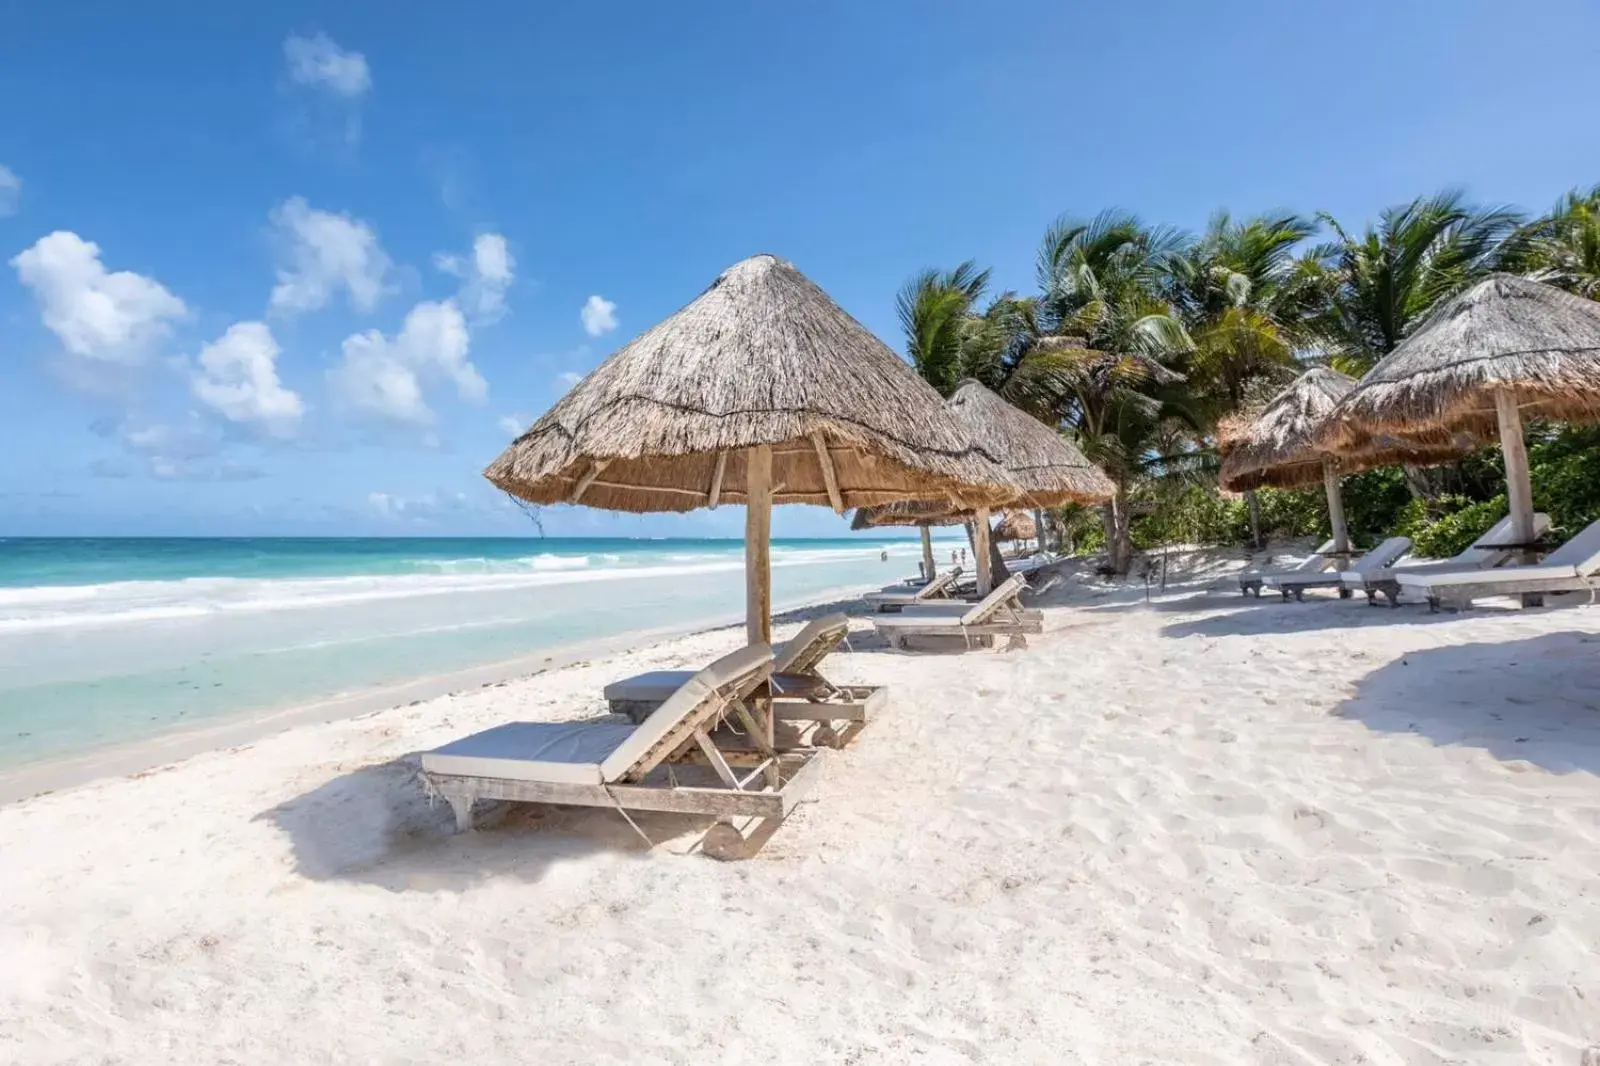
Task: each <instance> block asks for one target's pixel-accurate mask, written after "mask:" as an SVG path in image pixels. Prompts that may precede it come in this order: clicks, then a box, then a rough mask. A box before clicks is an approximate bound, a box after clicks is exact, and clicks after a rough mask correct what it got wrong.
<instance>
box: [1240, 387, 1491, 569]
mask: <svg viewBox="0 0 1600 1066" xmlns="http://www.w3.org/2000/svg"><path fill="white" fill-rule="evenodd" d="M1355 387H1356V381H1355V379H1354V378H1352V377H1349V376H1348V375H1345V374H1341V373H1339V372H1338V371H1337V370H1330V369H1328V368H1327V367H1316V368H1314V369H1312V370H1308V371H1306V372H1305V373H1304V374H1301V375H1300V376H1299V377H1298V378H1296V379H1295V380H1294V381H1293V382H1292V383H1290V385H1289V387H1288V388H1286V389H1284V390H1283V391H1282V392H1280V393H1278V394H1277V395H1276V396H1274V397H1273V398H1272V399H1271V400H1269V401H1268V402H1267V405H1266V406H1265V407H1263V408H1262V409H1261V410H1260V411H1259V412H1257V413H1255V414H1248V415H1239V416H1235V417H1233V418H1228V419H1225V420H1224V421H1223V422H1222V424H1221V425H1220V426H1219V427H1218V428H1217V451H1218V452H1219V453H1221V455H1222V470H1221V475H1220V477H1219V478H1218V480H1219V481H1220V483H1221V485H1222V487H1223V488H1224V489H1226V490H1228V491H1229V492H1245V491H1248V490H1250V489H1258V488H1261V487H1263V486H1268V485H1270V486H1272V487H1273V488H1298V487H1300V486H1302V485H1311V484H1315V483H1316V482H1317V481H1319V480H1320V481H1321V482H1322V485H1323V489H1324V491H1326V492H1327V495H1328V520H1329V523H1330V524H1331V525H1332V527H1333V550H1334V553H1335V554H1341V553H1344V552H1348V551H1349V550H1350V535H1349V531H1348V530H1347V528H1346V525H1345V519H1344V499H1343V497H1341V496H1340V494H1339V477H1340V475H1341V474H1355V473H1359V472H1360V471H1362V470H1371V469H1372V468H1374V467H1378V466H1393V465H1395V464H1399V463H1409V464H1412V465H1417V466H1427V465H1429V464H1432V463H1440V462H1444V461H1445V460H1447V459H1451V458H1454V457H1455V456H1457V455H1460V454H1461V453H1462V451H1463V449H1461V448H1456V447H1450V446H1448V445H1446V444H1442V443H1441V444H1418V443H1412V442H1409V441H1405V440H1400V439H1396V438H1383V439H1381V440H1380V439H1374V440H1373V441H1371V442H1370V447H1368V449H1367V450H1365V451H1363V452H1362V453H1361V454H1360V455H1352V456H1349V457H1347V458H1344V459H1342V460H1341V459H1340V458H1338V457H1336V456H1334V455H1333V454H1332V453H1331V452H1330V451H1329V449H1328V447H1327V446H1326V445H1325V444H1323V443H1322V442H1321V441H1320V439H1319V434H1321V432H1322V431H1323V429H1324V428H1325V426H1326V423H1327V420H1328V418H1329V417H1330V416H1331V415H1332V414H1333V412H1334V411H1335V410H1336V409H1337V408H1338V405H1339V402H1340V401H1341V400H1343V399H1344V398H1345V397H1346V396H1348V395H1349V394H1350V392H1351V390H1352V389H1354V388H1355Z"/></svg>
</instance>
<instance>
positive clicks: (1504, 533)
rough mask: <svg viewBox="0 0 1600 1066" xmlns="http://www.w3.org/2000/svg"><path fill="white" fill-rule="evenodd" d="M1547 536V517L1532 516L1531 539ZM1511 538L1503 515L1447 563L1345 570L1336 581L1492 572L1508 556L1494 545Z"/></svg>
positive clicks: (1360, 582)
mask: <svg viewBox="0 0 1600 1066" xmlns="http://www.w3.org/2000/svg"><path fill="white" fill-rule="evenodd" d="M1548 532H1550V516H1549V515H1547V514H1535V515H1534V516H1533V535H1534V536H1535V537H1542V536H1544V535H1545V534H1546V533H1548ZM1511 535H1512V534H1511V516H1510V515H1506V516H1505V517H1504V518H1502V519H1500V521H1498V522H1496V523H1495V524H1494V525H1492V526H1490V527H1489V530H1488V532H1486V533H1484V534H1483V535H1482V536H1480V537H1479V538H1478V539H1477V540H1475V541H1473V542H1472V543H1471V544H1470V545H1468V546H1467V547H1466V548H1464V549H1462V550H1461V551H1459V552H1457V553H1456V554H1455V555H1452V556H1451V557H1450V558H1448V559H1439V560H1435V561H1429V562H1415V563H1412V562H1400V563H1399V564H1397V565H1395V566H1392V567H1385V568H1384V569H1382V570H1374V571H1372V572H1370V573H1367V574H1360V573H1357V572H1356V571H1354V570H1346V571H1345V572H1344V573H1342V574H1340V575H1339V577H1340V578H1341V579H1342V580H1344V581H1348V582H1349V583H1350V584H1352V585H1365V584H1366V583H1367V582H1369V581H1392V580H1394V579H1395V578H1397V577H1398V576H1399V575H1400V574H1428V573H1435V574H1437V573H1441V572H1446V571H1455V570H1492V569H1494V568H1495V567H1497V566H1499V565H1500V564H1501V563H1503V562H1505V561H1506V559H1508V558H1510V556H1511V551H1510V550H1509V549H1506V548H1496V547H1494V545H1496V544H1504V543H1505V542H1506V541H1508V540H1510V539H1511Z"/></svg>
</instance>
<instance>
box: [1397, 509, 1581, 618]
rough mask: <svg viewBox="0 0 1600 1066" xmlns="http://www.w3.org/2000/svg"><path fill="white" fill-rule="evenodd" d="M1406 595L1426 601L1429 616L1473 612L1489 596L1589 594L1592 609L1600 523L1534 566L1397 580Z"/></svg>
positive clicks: (1403, 575) (1403, 576)
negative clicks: (1443, 610)
mask: <svg viewBox="0 0 1600 1066" xmlns="http://www.w3.org/2000/svg"><path fill="white" fill-rule="evenodd" d="M1396 580H1397V581H1399V582H1400V586H1401V588H1402V589H1403V590H1408V591H1412V592H1415V593H1418V594H1419V595H1421V596H1423V597H1424V598H1425V599H1427V601H1428V610H1430V611H1437V610H1439V608H1440V607H1441V606H1445V605H1450V606H1460V607H1470V606H1472V601H1473V600H1475V599H1481V598H1483V597H1485V596H1525V595H1534V596H1537V595H1543V594H1549V593H1558V592H1587V593H1588V594H1589V602H1591V603H1593V602H1594V600H1595V596H1596V593H1600V522H1591V523H1590V524H1589V525H1588V526H1586V527H1585V528H1584V530H1583V532H1581V533H1579V534H1578V535H1577V536H1575V537H1573V538H1572V539H1571V540H1569V541H1567V542H1566V543H1565V544H1563V545H1562V546H1561V547H1559V548H1557V549H1556V550H1555V551H1553V552H1551V553H1550V555H1549V557H1548V558H1546V559H1545V560H1544V561H1543V562H1541V563H1538V564H1535V565H1533V566H1506V567H1501V568H1500V569H1498V570H1461V571H1456V572H1453V573H1430V574H1407V573H1406V572H1405V571H1404V570H1401V571H1399V572H1398V573H1397V574H1396Z"/></svg>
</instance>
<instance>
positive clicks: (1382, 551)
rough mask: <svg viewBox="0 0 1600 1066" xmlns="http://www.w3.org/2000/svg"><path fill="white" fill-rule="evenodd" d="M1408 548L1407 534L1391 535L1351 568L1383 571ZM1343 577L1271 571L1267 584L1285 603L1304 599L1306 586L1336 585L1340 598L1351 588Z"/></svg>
mask: <svg viewBox="0 0 1600 1066" xmlns="http://www.w3.org/2000/svg"><path fill="white" fill-rule="evenodd" d="M1410 550H1411V540H1410V538H1408V537H1390V538H1389V539H1388V540H1386V541H1384V542H1383V543H1382V544H1380V545H1378V546H1377V547H1376V548H1373V549H1372V550H1371V551H1369V552H1367V553H1366V554H1365V555H1363V556H1362V557H1361V558H1359V559H1357V560H1356V561H1355V562H1353V563H1351V564H1350V571H1349V572H1354V573H1367V572H1369V571H1374V570H1383V569H1386V568H1388V567H1391V566H1393V565H1394V564H1395V562H1396V561H1397V560H1398V559H1399V558H1400V557H1401V556H1402V555H1404V554H1405V553H1406V552H1408V551H1410ZM1343 580H1344V579H1343V577H1342V575H1341V574H1340V573H1339V572H1338V571H1336V570H1335V571H1327V572H1323V573H1312V572H1296V573H1292V574H1270V575H1268V576H1267V579H1266V584H1267V586H1268V587H1269V588H1275V589H1277V590H1278V591H1279V592H1281V593H1283V599H1284V602H1288V600H1289V598H1290V597H1291V596H1292V597H1294V599H1295V601H1296V602H1300V601H1302V600H1304V599H1305V592H1306V589H1319V588H1336V589H1338V590H1339V598H1340V599H1342V600H1347V599H1349V598H1350V595H1351V593H1350V590H1349V589H1347V588H1345V587H1344V585H1343Z"/></svg>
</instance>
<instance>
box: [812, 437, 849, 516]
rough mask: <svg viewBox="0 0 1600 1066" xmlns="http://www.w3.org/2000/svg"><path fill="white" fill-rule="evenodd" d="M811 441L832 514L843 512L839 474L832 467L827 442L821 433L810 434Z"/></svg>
mask: <svg viewBox="0 0 1600 1066" xmlns="http://www.w3.org/2000/svg"><path fill="white" fill-rule="evenodd" d="M811 443H812V444H813V445H814V446H815V447H816V449H817V465H819V466H821V467H822V483H823V485H825V486H826V487H827V489H828V502H829V503H830V504H832V505H833V513H834V514H844V499H843V498H842V497H841V496H840V495H839V476H838V474H837V473H835V472H834V469H833V456H831V455H829V454H828V442H827V441H825V440H823V439H822V434H821V433H813V434H811Z"/></svg>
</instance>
